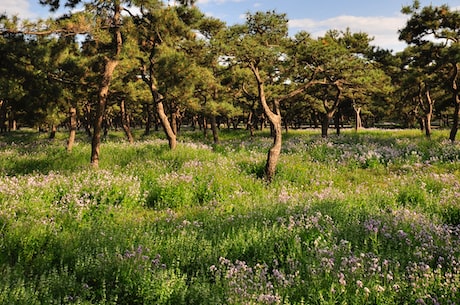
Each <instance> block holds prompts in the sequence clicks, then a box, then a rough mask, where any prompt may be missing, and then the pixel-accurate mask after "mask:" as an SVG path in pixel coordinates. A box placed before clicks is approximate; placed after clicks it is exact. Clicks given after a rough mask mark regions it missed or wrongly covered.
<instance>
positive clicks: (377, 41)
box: [0, 0, 460, 52]
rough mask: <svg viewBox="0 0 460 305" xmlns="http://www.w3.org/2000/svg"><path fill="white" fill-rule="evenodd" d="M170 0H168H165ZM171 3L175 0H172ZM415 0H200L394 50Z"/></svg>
mask: <svg viewBox="0 0 460 305" xmlns="http://www.w3.org/2000/svg"><path fill="white" fill-rule="evenodd" d="M166 1H167V0H166ZM169 1H170V2H171V3H172V2H174V0H169ZM38 2H39V0H0V13H4V12H6V13H7V14H8V15H18V16H19V17H20V18H24V19H25V18H29V19H34V18H39V17H46V16H48V15H49V13H48V12H47V10H46V8H43V7H41V6H40V5H39V4H38ZM420 2H421V4H422V6H426V5H430V4H432V5H435V6H437V5H442V4H447V5H449V7H450V8H452V9H459V10H460V0H441V1H439V0H421V1H420ZM410 4H412V0H198V2H197V6H198V7H199V8H200V9H201V11H202V12H203V13H205V14H206V15H208V16H212V17H215V18H218V19H220V20H223V21H225V22H226V23H227V25H234V24H242V23H244V22H245V16H246V13H248V12H250V13H254V12H257V11H263V12H266V11H272V10H275V11H276V12H277V13H285V14H286V15H287V18H288V20H289V29H290V33H291V34H294V33H296V32H298V31H300V30H305V31H307V32H309V33H311V34H312V35H313V36H314V37H317V36H321V35H323V34H324V33H325V32H326V31H327V30H330V29H335V30H345V29H346V28H350V30H351V31H352V32H366V33H368V34H369V36H370V37H373V38H374V40H373V41H372V42H371V44H372V45H375V46H378V47H381V48H384V49H389V50H393V51H395V52H397V51H401V50H402V49H404V47H405V44H404V43H403V42H400V41H398V30H399V29H401V28H403V27H404V25H405V23H406V20H407V18H408V16H405V15H403V14H401V8H402V7H403V6H405V5H410Z"/></svg>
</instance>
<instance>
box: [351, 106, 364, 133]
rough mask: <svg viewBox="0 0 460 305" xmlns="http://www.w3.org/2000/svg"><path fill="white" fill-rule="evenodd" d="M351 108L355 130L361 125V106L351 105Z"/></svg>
mask: <svg viewBox="0 0 460 305" xmlns="http://www.w3.org/2000/svg"><path fill="white" fill-rule="evenodd" d="M353 109H354V110H355V131H358V130H360V129H361V128H362V127H363V123H362V121H361V107H358V106H353Z"/></svg>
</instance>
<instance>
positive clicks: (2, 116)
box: [0, 100, 7, 133]
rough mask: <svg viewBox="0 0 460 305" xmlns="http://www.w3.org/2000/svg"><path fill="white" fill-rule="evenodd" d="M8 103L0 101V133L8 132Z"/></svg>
mask: <svg viewBox="0 0 460 305" xmlns="http://www.w3.org/2000/svg"><path fill="white" fill-rule="evenodd" d="M6 117H7V102H6V101H4V100H0V133H3V132H6V130H7V122H6Z"/></svg>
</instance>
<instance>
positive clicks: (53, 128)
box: [49, 124, 56, 140]
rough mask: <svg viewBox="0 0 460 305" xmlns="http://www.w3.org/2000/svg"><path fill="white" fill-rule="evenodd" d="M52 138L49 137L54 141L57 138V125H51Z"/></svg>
mask: <svg viewBox="0 0 460 305" xmlns="http://www.w3.org/2000/svg"><path fill="white" fill-rule="evenodd" d="M50 127H51V128H50V130H51V131H50V136H49V139H50V140H54V139H55V138H56V124H51V126H50Z"/></svg>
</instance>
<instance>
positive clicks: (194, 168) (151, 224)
mask: <svg viewBox="0 0 460 305" xmlns="http://www.w3.org/2000/svg"><path fill="white" fill-rule="evenodd" d="M118 136H119V137H118ZM118 136H117V135H116V134H115V135H114V136H112V137H111V138H110V139H109V140H107V141H106V142H104V143H103V145H102V155H101V162H100V166H99V169H92V168H91V167H90V165H89V164H88V160H89V155H90V147H89V144H88V143H87V140H86V139H85V138H84V137H83V135H81V138H80V139H79V141H78V143H77V144H76V145H75V147H74V150H73V152H72V153H67V152H66V151H65V149H64V147H65V139H64V138H65V134H62V135H60V136H58V138H57V139H56V140H55V141H48V140H47V139H46V138H45V137H46V135H41V134H38V133H35V132H33V131H22V132H16V133H12V134H9V135H0V140H1V141H0V236H1V238H0V264H1V267H0V304H433V305H434V304H459V303H460V291H459V289H460V145H459V144H458V143H450V142H448V141H445V140H444V139H445V138H447V135H446V134H445V132H444V131H435V133H434V134H433V137H432V138H431V139H426V138H425V137H424V136H423V135H422V134H421V133H420V131H414V130H409V131H405V130H392V131H388V130H364V131H362V132H359V133H355V132H352V131H345V132H344V133H342V135H340V136H331V137H329V138H327V139H323V138H321V137H320V136H319V135H318V132H312V131H290V132H289V133H287V134H284V143H283V151H282V155H281V158H280V162H279V164H278V168H277V173H276V177H275V179H274V181H272V182H271V183H270V184H268V183H267V182H266V181H264V180H263V179H261V178H260V177H261V173H262V172H263V168H264V164H265V158H266V153H267V149H268V148H269V147H270V145H271V140H270V138H269V135H268V134H266V133H263V132H259V133H256V135H255V136H254V137H253V138H251V137H250V136H249V133H248V132H246V131H244V130H240V131H227V130H221V143H219V144H218V145H216V144H211V143H209V142H208V140H206V139H203V138H201V136H200V135H199V134H197V132H183V133H182V134H181V136H180V138H181V142H180V143H179V145H178V147H177V149H176V150H174V151H170V150H169V149H168V145H167V142H166V141H165V140H163V139H162V138H161V135H160V134H158V135H156V134H154V135H152V136H149V137H147V138H141V137H140V136H139V137H138V138H139V140H138V141H137V142H136V143H134V144H132V145H130V144H129V143H127V142H125V141H123V140H122V138H121V135H118Z"/></svg>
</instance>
